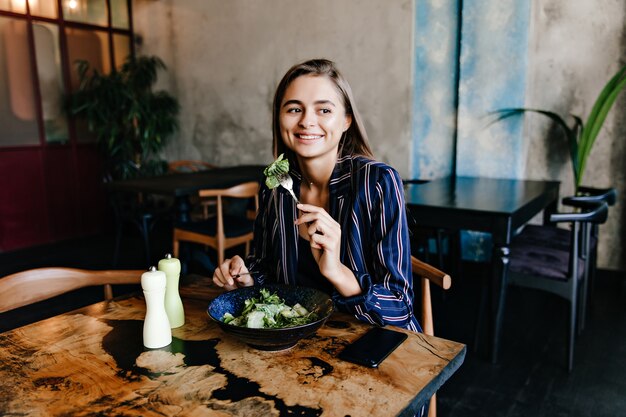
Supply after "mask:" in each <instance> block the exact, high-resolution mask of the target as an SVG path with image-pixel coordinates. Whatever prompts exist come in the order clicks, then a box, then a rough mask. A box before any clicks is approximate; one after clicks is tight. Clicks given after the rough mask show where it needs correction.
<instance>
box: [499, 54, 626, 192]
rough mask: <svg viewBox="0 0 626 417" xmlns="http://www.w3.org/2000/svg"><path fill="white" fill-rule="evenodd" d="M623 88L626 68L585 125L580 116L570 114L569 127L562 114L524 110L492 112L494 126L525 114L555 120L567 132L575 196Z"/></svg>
mask: <svg viewBox="0 0 626 417" xmlns="http://www.w3.org/2000/svg"><path fill="white" fill-rule="evenodd" d="M624 86H626V66H624V67H622V68H621V69H620V70H619V71H618V72H617V73H616V74H615V75H614V76H613V77H612V78H611V79H610V81H609V82H608V83H607V84H606V85H605V86H604V88H603V89H602V91H601V92H600V95H599V96H598V98H597V99H596V101H595V103H594V105H593V107H592V109H591V113H589V116H588V117H587V121H586V123H583V120H582V118H580V117H579V116H576V115H571V117H572V118H573V123H572V125H571V126H570V125H568V124H567V123H566V122H565V120H564V119H563V118H562V117H561V116H560V115H558V114H556V113H554V112H551V111H547V110H540V109H534V108H525V107H517V108H507V109H502V110H496V111H494V112H492V113H491V114H492V115H493V114H495V115H496V116H497V117H496V118H495V120H493V121H492V122H491V123H495V122H497V121H500V120H503V119H506V118H509V117H512V116H517V115H521V114H523V113H526V112H533V113H538V114H542V115H544V116H547V117H549V118H550V119H552V120H553V121H554V122H555V123H556V124H557V125H559V126H560V127H561V128H562V129H563V132H564V133H565V137H566V139H567V142H568V145H569V153H570V159H571V161H572V169H573V172H574V187H575V191H576V193H578V191H579V190H580V187H581V184H582V180H583V176H584V173H585V168H586V165H587V158H588V156H589V154H590V152H591V148H592V147H593V144H594V143H595V141H596V138H597V137H598V133H599V132H600V129H601V128H602V125H603V124H604V120H605V119H606V116H607V114H608V113H609V111H610V110H611V107H612V106H613V103H615V100H616V99H617V96H618V95H619V93H620V92H621V91H622V90H623V89H624Z"/></svg>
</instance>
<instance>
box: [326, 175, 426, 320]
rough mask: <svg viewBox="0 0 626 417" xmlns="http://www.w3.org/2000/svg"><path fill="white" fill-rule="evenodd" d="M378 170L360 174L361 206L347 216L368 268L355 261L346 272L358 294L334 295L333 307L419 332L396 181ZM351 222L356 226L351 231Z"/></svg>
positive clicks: (401, 198) (401, 194)
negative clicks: (352, 277) (350, 274)
mask: <svg viewBox="0 0 626 417" xmlns="http://www.w3.org/2000/svg"><path fill="white" fill-rule="evenodd" d="M383 167H384V168H380V167H379V168H378V169H369V168H368V169H364V170H362V171H361V172H360V174H359V175H361V176H362V177H363V178H360V181H359V182H360V184H359V185H363V183H365V186H360V187H359V193H360V195H359V198H360V199H362V200H363V201H364V203H363V204H355V205H354V207H353V208H352V210H353V212H352V213H351V216H352V219H353V227H354V228H355V229H356V230H359V231H360V233H358V234H355V236H357V237H358V239H353V240H352V242H351V243H352V244H354V245H358V246H361V247H362V248H363V252H364V253H365V258H366V263H367V265H368V267H367V268H363V267H360V269H359V264H361V262H358V261H356V262H351V263H350V265H348V266H349V267H350V268H351V269H352V270H353V272H354V274H355V276H356V278H357V280H358V281H359V284H360V286H361V289H362V294H361V295H358V296H355V297H349V298H343V297H341V296H338V295H337V294H335V302H336V303H337V305H338V307H340V308H341V309H344V310H347V311H349V312H351V313H353V314H354V315H355V316H356V317H357V318H358V319H360V320H364V321H367V322H370V323H373V324H378V325H386V324H390V325H393V326H399V327H404V328H407V329H410V330H413V331H420V332H421V328H420V326H419V324H418V323H417V320H416V319H415V317H414V315H413V286H412V282H413V279H412V274H411V248H410V240H409V231H408V224H407V219H406V211H405V202H404V190H403V187H402V181H401V179H400V176H399V174H398V173H397V171H395V170H394V169H392V168H390V167H388V166H385V165H383ZM361 211H364V212H361ZM357 219H358V221H359V222H361V223H362V224H358V226H356V227H355V226H354V223H355V221H356V220H357ZM357 241H358V242H357ZM355 251H356V250H355ZM355 251H353V252H355Z"/></svg>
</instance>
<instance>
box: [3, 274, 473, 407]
mask: <svg viewBox="0 0 626 417" xmlns="http://www.w3.org/2000/svg"><path fill="white" fill-rule="evenodd" d="M217 293H218V291H217V290H215V289H213V288H211V287H208V286H207V285H206V284H204V283H202V282H200V283H198V282H196V283H192V284H191V285H190V286H188V287H185V288H182V289H181V295H182V297H183V303H184V306H185V313H186V323H185V325H183V326H182V327H180V328H178V329H174V330H173V336H174V339H173V342H172V344H171V345H170V346H169V347H167V348H163V349H157V350H148V349H145V348H144V347H143V343H142V326H143V318H144V315H145V302H144V300H143V298H142V297H139V296H136V297H128V298H124V299H118V300H115V301H112V302H101V303H97V304H94V305H91V306H88V307H85V308H82V309H80V310H77V311H74V312H72V313H68V314H63V315H59V316H56V317H53V318H50V319H47V320H44V321H41V322H37V323H34V324H31V325H28V326H25V327H21V328H18V329H15V330H12V331H9V332H6V333H2V334H0V415H32V416H43V415H46V416H60V415H72V416H91V415H124V416H144V417H145V416H174V415H185V416H233V415H236V416H287V415H288V416H346V415H350V416H353V417H356V416H367V417H370V416H396V415H400V416H409V415H413V413H414V412H415V411H416V410H417V409H419V408H420V407H421V405H422V404H423V403H424V402H425V401H426V400H427V399H428V398H430V397H431V396H432V394H433V393H434V392H435V391H436V390H437V389H438V388H439V387H440V386H441V385H442V384H443V383H444V382H445V381H446V380H447V379H448V378H449V377H450V376H451V375H452V374H453V373H454V372H455V371H456V370H457V369H458V368H459V366H460V365H461V364H462V362H463V360H464V358H465V350H466V348H465V345H463V344H460V343H456V342H453V341H449V340H445V339H440V338H436V337H429V336H425V335H422V334H416V333H410V332H408V333H409V337H408V339H407V340H406V341H405V342H404V343H403V344H402V345H400V347H399V348H398V349H397V350H396V351H394V352H393V353H392V354H391V355H390V356H389V357H388V358H387V359H386V360H385V361H384V362H383V363H382V364H381V365H380V367H379V368H378V369H370V368H365V367H361V366H358V365H353V364H351V363H349V362H344V361H341V360H339V359H337V357H336V356H337V354H338V352H340V351H341V350H342V349H343V347H344V346H345V345H346V344H348V343H349V342H350V341H352V340H354V339H356V338H357V337H359V336H360V335H361V334H362V333H364V332H365V331H366V330H367V329H368V328H369V325H368V324H365V323H362V322H358V321H356V320H355V319H354V318H353V317H352V316H348V315H345V314H340V313H336V314H333V316H331V318H330V319H329V321H328V322H327V324H326V325H324V326H323V327H322V328H321V329H319V330H318V332H317V334H316V335H314V336H312V337H310V338H308V339H304V340H301V341H300V342H299V343H298V344H297V345H296V346H294V347H293V348H291V349H288V350H285V351H280V352H267V351H259V350H255V349H252V348H250V347H248V346H247V345H245V344H242V343H240V342H239V341H237V340H236V339H234V338H232V337H231V336H229V335H226V334H225V333H223V332H222V330H221V329H220V328H219V327H218V326H217V325H216V324H215V323H213V322H211V321H210V320H209V319H208V317H207V314H206V308H207V306H208V302H209V301H208V300H209V299H210V298H212V297H214V296H215V295H216V294H217ZM398 330H400V329H398Z"/></svg>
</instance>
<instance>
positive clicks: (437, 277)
mask: <svg viewBox="0 0 626 417" xmlns="http://www.w3.org/2000/svg"><path fill="white" fill-rule="evenodd" d="M411 268H412V270H413V275H416V276H419V277H420V278H421V279H420V288H421V290H422V300H421V301H422V306H421V325H422V330H424V333H425V334H427V335H430V336H434V334H435V329H434V324H433V307H432V302H431V298H430V283H431V282H432V283H434V284H436V285H438V286H439V287H441V288H443V289H444V290H447V289H449V288H450V287H451V286H452V278H451V277H450V275H448V274H446V273H445V272H443V271H440V270H439V269H437V268H435V267H434V266H431V265H429V264H427V263H425V262H422V261H420V260H419V259H417V258H416V257H415V256H411Z"/></svg>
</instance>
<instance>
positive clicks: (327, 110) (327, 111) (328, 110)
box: [320, 109, 330, 114]
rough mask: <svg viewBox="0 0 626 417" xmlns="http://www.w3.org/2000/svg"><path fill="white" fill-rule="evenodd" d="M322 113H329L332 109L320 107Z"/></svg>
mask: <svg viewBox="0 0 626 417" xmlns="http://www.w3.org/2000/svg"><path fill="white" fill-rule="evenodd" d="M320 113H322V114H328V113H330V109H320Z"/></svg>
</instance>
